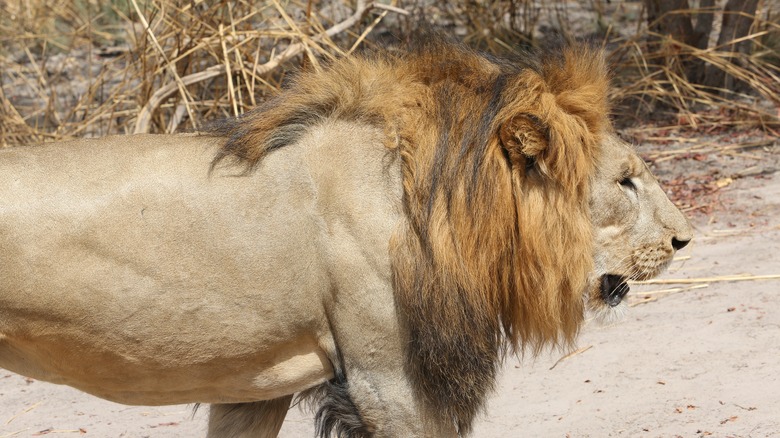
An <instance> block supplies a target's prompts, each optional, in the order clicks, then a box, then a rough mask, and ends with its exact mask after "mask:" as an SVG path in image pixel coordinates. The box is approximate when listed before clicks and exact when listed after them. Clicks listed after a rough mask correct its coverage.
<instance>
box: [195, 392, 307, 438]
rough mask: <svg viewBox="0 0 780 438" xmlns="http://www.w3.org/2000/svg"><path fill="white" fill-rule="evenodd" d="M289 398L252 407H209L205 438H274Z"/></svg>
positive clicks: (232, 405) (234, 404)
mask: <svg viewBox="0 0 780 438" xmlns="http://www.w3.org/2000/svg"><path fill="white" fill-rule="evenodd" d="M292 397H293V396H292V395H286V396H284V397H279V398H276V399H273V400H265V401H260V402H254V403H233V404H212V405H211V407H210V410H209V430H208V434H207V435H206V437H207V438H276V436H277V435H279V429H281V428H282V423H283V422H284V417H285V416H286V415H287V410H288V409H289V407H290V401H291V400H292Z"/></svg>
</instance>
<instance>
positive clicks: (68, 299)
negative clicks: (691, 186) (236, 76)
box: [0, 40, 692, 438]
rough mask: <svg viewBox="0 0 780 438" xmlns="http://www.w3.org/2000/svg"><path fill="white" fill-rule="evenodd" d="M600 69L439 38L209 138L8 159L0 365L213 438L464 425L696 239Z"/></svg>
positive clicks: (591, 58) (143, 140) (386, 56)
mask: <svg viewBox="0 0 780 438" xmlns="http://www.w3.org/2000/svg"><path fill="white" fill-rule="evenodd" d="M608 91H609V81H608V74H607V69H606V67H605V63H604V61H603V56H602V55H601V54H600V53H599V52H598V51H596V50H592V49H590V48H588V47H581V46H573V47H569V48H564V49H561V50H560V51H555V52H547V53H546V54H527V55H524V56H519V57H517V58H515V59H502V58H496V57H488V56H483V55H481V54H479V53H476V52H473V51H471V50H469V49H467V48H464V47H461V46H459V45H456V44H451V43H447V42H442V41H436V40H434V41H430V42H428V43H426V44H423V45H421V47H418V48H415V49H412V50H409V51H407V52H387V53H376V54H368V55H364V56H358V57H351V58H347V59H343V60H340V61H335V62H334V63H333V64H332V65H330V66H328V67H327V68H326V69H323V70H322V71H311V72H304V73H300V74H299V75H298V76H297V78H296V79H294V80H293V81H292V83H291V84H290V85H289V87H288V88H287V89H285V90H284V91H283V92H282V93H280V94H279V95H278V96H277V97H275V98H273V99H271V100H270V101H268V102H267V103H265V104H263V105H261V106H260V107H258V108H257V109H255V110H253V111H252V112H249V113H247V114H246V115H245V116H243V117H240V118H237V119H232V120H227V121H224V122H221V123H218V124H217V125H215V126H214V127H213V128H212V129H210V130H209V131H208V132H204V133H200V134H177V135H138V136H113V137H106V138H102V139H88V140H75V141H69V142H63V143H55V144H48V145H43V146H38V147H17V148H9V149H5V150H1V151H0V366H2V367H3V368H6V369H8V370H11V371H14V372H17V373H20V374H23V375H26V376H30V377H32V378H36V379H40V380H46V381H49V382H54V383H60V384H66V385H70V386H73V387H76V388H78V389H80V390H83V391H85V392H88V393H90V394H94V395H96V396H98V397H102V398H104V399H108V400H112V401H115V402H119V403H125V404H142V405H164V404H179V403H206V404H211V407H210V413H209V427H208V436H209V437H212V438H215V437H250V436H252V437H270V436H276V435H277V433H278V430H279V428H280V427H281V424H282V422H283V420H284V417H285V414H286V412H287V410H288V409H289V407H290V404H291V402H292V400H293V397H298V398H300V399H304V400H307V401H309V402H311V403H312V404H314V405H315V406H317V414H316V417H315V420H316V424H317V434H318V436H321V437H327V436H331V435H332V434H336V435H339V436H347V437H368V436H373V437H412V436H416V437H445V436H452V437H454V436H459V435H467V434H468V433H469V432H470V431H471V429H472V425H473V423H474V421H475V419H476V417H477V416H478V414H479V413H480V411H481V410H482V409H483V408H484V405H485V400H486V398H487V397H488V395H489V394H490V392H491V391H492V390H493V388H494V386H495V382H496V375H497V373H498V370H499V367H500V365H501V363H502V358H503V357H504V356H505V354H507V353H508V352H525V351H529V352H531V353H536V352H538V351H540V350H541V349H542V348H545V347H548V346H559V347H565V346H570V345H572V343H573V342H574V341H575V338H576V335H577V333H578V331H579V330H580V328H581V326H582V324H583V320H584V315H585V313H586V312H587V311H588V309H590V310H594V311H597V312H605V311H608V310H609V309H614V308H616V307H619V306H621V300H622V299H623V298H624V296H625V294H626V293H627V292H628V286H627V283H626V282H627V281H628V280H630V279H644V278H649V277H652V276H655V275H657V274H658V273H660V272H661V271H662V270H663V268H664V267H666V266H667V265H668V264H669V263H670V261H671V260H672V257H673V255H674V253H675V251H676V250H679V249H680V248H682V247H684V246H685V245H686V244H687V243H688V242H689V241H690V240H691V237H692V231H691V227H690V225H689V224H688V221H687V220H686V219H685V217H684V216H683V215H682V213H681V212H680V211H678V210H677V209H676V208H675V207H674V205H673V204H672V203H671V202H670V201H669V200H668V199H667V197H666V195H665V194H664V192H663V191H662V189H661V188H660V187H659V185H658V184H657V182H656V181H655V179H653V177H652V175H651V174H650V172H649V170H648V168H647V167H646V166H645V165H644V163H643V162H642V160H641V159H640V158H639V157H638V156H637V154H636V153H635V152H634V151H633V150H632V148H631V147H630V146H629V145H628V144H627V143H625V142H623V141H622V140H620V139H619V137H618V136H617V134H616V133H615V131H614V129H613V128H612V125H611V123H610V121H609V118H608V114H609V104H608V97H607V94H608Z"/></svg>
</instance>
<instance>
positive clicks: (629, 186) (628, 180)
mask: <svg viewBox="0 0 780 438" xmlns="http://www.w3.org/2000/svg"><path fill="white" fill-rule="evenodd" d="M619 184H620V185H621V186H623V187H624V188H626V189H629V190H636V184H634V181H632V180H631V178H629V177H625V178H623V179H621V180H620V183H619Z"/></svg>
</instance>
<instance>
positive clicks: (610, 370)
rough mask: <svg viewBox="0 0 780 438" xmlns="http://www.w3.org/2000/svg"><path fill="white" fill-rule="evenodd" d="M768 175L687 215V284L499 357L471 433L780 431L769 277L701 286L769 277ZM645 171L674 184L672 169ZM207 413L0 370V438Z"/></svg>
mask: <svg viewBox="0 0 780 438" xmlns="http://www.w3.org/2000/svg"><path fill="white" fill-rule="evenodd" d="M760 154H761V156H759V157H758V158H757V159H756V158H755V157H754V158H753V159H755V160H756V161H757V162H758V163H760V164H763V165H765V166H766V163H769V164H770V165H772V163H775V164H776V163H777V161H778V151H777V147H776V146H775V147H774V148H773V149H771V150H767V149H765V150H764V151H763V152H760ZM694 158H695V160H694V162H698V163H702V164H701V165H702V166H710V167H712V166H714V165H715V164H714V163H709V164H708V163H707V161H706V160H707V157H705V158H704V159H701V158H700V157H694ZM678 164H679V163H678ZM689 167H690V166H689ZM742 167H744V166H742ZM683 168H685V166H683ZM767 169H768V171H760V172H757V174H758V176H749V177H742V178H738V179H735V180H734V181H730V180H729V181H726V182H724V184H725V186H724V187H722V188H721V189H720V190H719V197H718V198H717V204H718V206H719V207H718V208H716V209H715V210H714V211H713V212H711V213H709V214H708V215H700V216H697V217H695V218H694V223H695V224H696V228H697V234H696V237H695V239H694V242H692V244H691V245H690V246H689V247H688V248H686V249H685V250H684V251H683V252H682V253H681V254H679V256H678V259H679V260H678V261H677V262H675V263H674V264H673V266H672V267H671V269H670V271H669V272H668V273H666V274H664V276H663V277H662V278H665V279H694V280H696V281H697V282H695V283H692V284H682V285H679V284H677V285H643V286H635V287H633V288H632V292H631V295H630V297H629V304H630V306H629V307H628V308H627V312H626V315H625V317H624V318H623V319H622V320H621V321H620V322H618V323H615V324H612V325H609V326H603V325H602V326H600V325H597V324H595V323H593V324H589V325H588V326H587V327H585V329H584V331H583V334H582V336H581V337H580V339H579V343H578V346H577V348H576V349H575V350H576V351H575V354H573V355H571V356H569V357H566V358H564V356H565V353H566V352H563V353H561V352H550V353H546V354H544V355H542V356H540V357H538V358H536V359H530V358H526V359H525V360H523V361H522V362H521V361H520V360H519V359H517V358H510V359H508V360H507V362H506V365H505V369H504V372H503V374H502V377H501V379H500V382H499V385H498V387H499V389H498V391H497V393H496V394H495V395H494V396H493V397H492V399H491V401H490V404H489V407H488V409H487V411H486V413H485V415H483V417H482V418H481V419H480V420H479V422H478V424H477V427H476V431H475V434H474V436H476V437H510V436H511V437H547V436H561V437H563V436H572V437H589V436H590V437H605V436H624V437H675V436H681V437H704V436H713V437H732V436H733V437H770V436H780V414H779V413H780V380H779V379H780V378H779V377H778V376H780V364H778V358H780V299H778V298H780V279H774V280H745V281H728V282H727V281H718V280H719V279H718V278H715V279H712V280H711V281H702V279H706V278H709V277H723V276H727V275H743V274H747V275H752V276H758V275H777V274H780V255H779V254H780V177H778V176H777V174H776V173H773V172H774V171H773V168H771V166H769V167H767V168H766V169H764V170H767ZM682 171H685V170H682ZM656 172H657V173H659V174H660V175H661V179H662V180H664V179H669V180H671V179H673V177H675V176H676V175H677V174H676V173H675V172H678V173H679V172H681V170H680V169H678V168H676V167H675V164H673V163H670V164H669V165H668V166H666V167H664V166H660V165H659V166H657V168H656ZM753 173H754V174H755V173H756V172H753ZM677 176H679V175H677ZM720 176H723V175H720ZM740 176H741V175H740ZM713 199H714V198H713ZM691 286H696V287H697V288H691ZM675 287H676V288H680V287H682V288H687V289H683V290H679V289H678V290H676V291H670V289H672V288H675ZM562 358H563V360H561V361H560V362H557V361H558V360H559V359H562ZM556 362H557V364H556ZM553 366H554V367H553ZM206 417H207V409H206V408H202V409H201V410H199V411H198V412H197V413H195V414H194V415H193V412H192V407H191V406H171V407H160V408H158V407H155V408H150V407H129V406H123V405H118V404H113V403H109V402H105V401H102V400H99V399H97V398H94V397H91V396H88V395H85V394H83V393H80V392H78V391H76V390H74V389H71V388H68V387H63V386H57V385H52V384H48V383H44V382H39V381H32V380H28V379H25V378H23V377H21V376H18V375H14V374H11V373H8V372H5V371H3V370H0V438H5V437H30V436H42V435H54V436H71V435H81V434H86V435H88V436H96V437H191V436H192V437H198V436H204V434H205V425H206ZM281 436H282V437H287V438H292V437H306V436H313V427H312V423H311V416H310V415H309V414H307V413H301V412H300V411H299V410H298V409H297V408H293V409H292V410H291V411H290V414H289V415H288V418H287V421H286V423H285V426H284V428H283V431H282V434H281Z"/></svg>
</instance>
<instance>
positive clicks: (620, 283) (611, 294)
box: [601, 274, 629, 307]
mask: <svg viewBox="0 0 780 438" xmlns="http://www.w3.org/2000/svg"><path fill="white" fill-rule="evenodd" d="M628 290H629V287H628V283H626V277H623V276H621V275H614V274H605V275H602V276H601V299H602V300H604V302H605V303H607V304H608V305H609V307H615V306H617V305H618V304H620V302H621V301H622V300H623V298H624V297H625V296H626V294H627V293H628Z"/></svg>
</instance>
